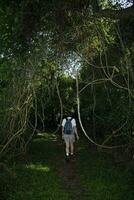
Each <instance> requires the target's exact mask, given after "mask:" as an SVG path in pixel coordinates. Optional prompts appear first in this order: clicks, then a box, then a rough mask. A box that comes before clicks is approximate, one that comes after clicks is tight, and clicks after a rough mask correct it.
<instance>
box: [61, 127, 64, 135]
mask: <svg viewBox="0 0 134 200" xmlns="http://www.w3.org/2000/svg"><path fill="white" fill-rule="evenodd" d="M61 134H62V135H61V137H62V138H63V135H64V127H63V126H62V130H61Z"/></svg>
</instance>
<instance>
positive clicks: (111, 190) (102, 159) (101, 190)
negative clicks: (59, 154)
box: [77, 142, 134, 200]
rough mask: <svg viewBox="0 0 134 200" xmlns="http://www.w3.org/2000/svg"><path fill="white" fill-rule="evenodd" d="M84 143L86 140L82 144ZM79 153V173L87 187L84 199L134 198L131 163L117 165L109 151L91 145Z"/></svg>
mask: <svg viewBox="0 0 134 200" xmlns="http://www.w3.org/2000/svg"><path fill="white" fill-rule="evenodd" d="M82 143H83V142H82ZM86 143H87V142H86ZM84 145H85V142H84V144H81V146H84ZM79 154H80V155H79V157H80V159H79V163H78V164H77V165H78V173H79V174H80V179H81V184H82V185H83V187H84V188H85V190H84V191H85V193H84V194H83V200H86V199H92V200H103V199H104V200H126V199H127V200H133V199H134V186H133V183H134V169H133V167H132V166H130V163H125V162H124V163H122V164H121V165H117V164H115V162H114V160H113V158H112V157H111V156H110V154H109V153H106V152H101V151H97V150H93V149H91V148H90V146H89V145H87V147H86V148H83V149H82V150H80V151H79ZM133 166H134V165H133Z"/></svg>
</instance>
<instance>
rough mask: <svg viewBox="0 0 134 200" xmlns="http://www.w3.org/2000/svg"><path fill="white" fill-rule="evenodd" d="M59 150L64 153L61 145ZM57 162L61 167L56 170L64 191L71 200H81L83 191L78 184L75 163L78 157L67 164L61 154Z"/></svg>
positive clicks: (78, 179)
mask: <svg viewBox="0 0 134 200" xmlns="http://www.w3.org/2000/svg"><path fill="white" fill-rule="evenodd" d="M59 148H61V151H63V152H64V149H63V144H62V143H60V144H59ZM58 160H59V162H60V163H61V166H60V168H59V169H58V175H59V176H60V177H61V178H62V179H63V181H64V187H65V189H66V190H67V191H68V192H69V193H70V196H71V199H72V200H81V199H82V194H83V192H84V189H83V187H82V185H81V183H80V178H79V174H78V170H77V163H78V162H79V157H78V155H76V156H75V157H74V158H73V159H70V161H69V162H67V161H66V160H65V156H64V155H63V154H61V155H59V157H58Z"/></svg>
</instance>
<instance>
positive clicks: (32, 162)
mask: <svg viewBox="0 0 134 200" xmlns="http://www.w3.org/2000/svg"><path fill="white" fill-rule="evenodd" d="M76 149H77V153H78V158H77V161H76V163H75V164H76V165H74V166H75V167H76V171H75V173H77V177H79V182H80V185H81V188H75V191H74V190H71V191H68V189H67V188H66V187H65V183H64V179H63V178H62V177H61V176H59V172H58V170H59V168H60V167H61V166H62V165H63V162H64V161H63V160H64V149H63V147H62V146H61V145H57V141H56V137H55V135H52V134H47V133H46V134H39V135H38V136H36V137H35V138H34V140H33V142H32V144H31V145H30V148H29V153H28V159H27V160H17V159H16V161H14V163H13V165H12V171H14V172H15V174H16V176H15V177H12V176H9V174H8V173H7V172H0V179H1V183H0V191H1V194H0V200H71V199H73V198H72V196H73V197H74V196H75V193H77V190H78V191H79V190H80V189H81V190H82V191H83V192H82V197H81V196H80V198H79V199H80V200H90V199H91V200H134V186H133V185H134V184H133V183H134V168H133V163H131V165H130V163H127V164H126V163H124V164H122V165H115V163H114V160H113V158H112V157H111V156H110V154H108V153H106V152H101V151H97V150H95V149H93V148H91V147H90V145H89V144H88V142H87V140H85V139H81V140H80V141H79V142H78V143H77V144H76ZM73 193H74V194H73ZM73 200H74V199H73Z"/></svg>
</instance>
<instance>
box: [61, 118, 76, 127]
mask: <svg viewBox="0 0 134 200" xmlns="http://www.w3.org/2000/svg"><path fill="white" fill-rule="evenodd" d="M71 118H72V117H67V119H71ZM65 123H66V118H64V119H63V121H62V127H64V126H65ZM71 123H72V127H75V126H76V121H75V119H74V118H72V120H71Z"/></svg>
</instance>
